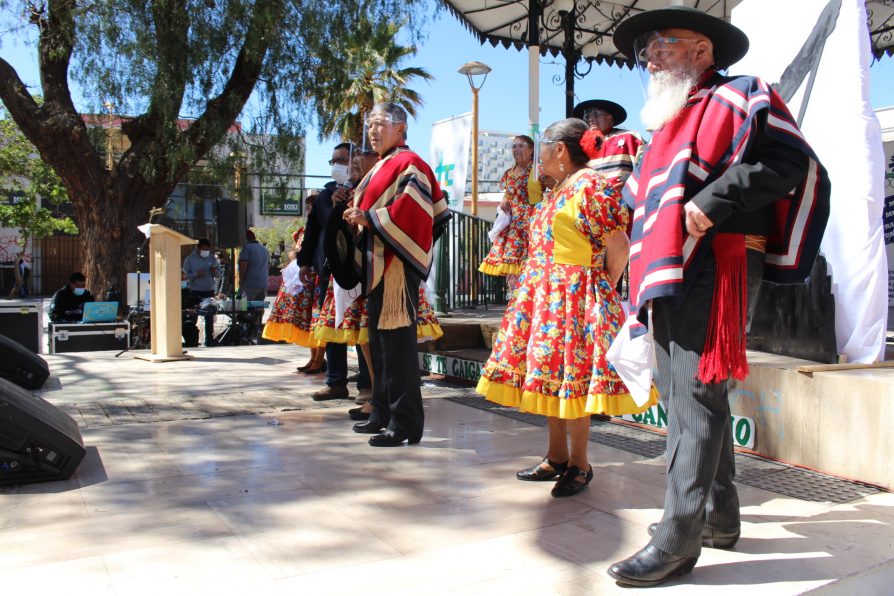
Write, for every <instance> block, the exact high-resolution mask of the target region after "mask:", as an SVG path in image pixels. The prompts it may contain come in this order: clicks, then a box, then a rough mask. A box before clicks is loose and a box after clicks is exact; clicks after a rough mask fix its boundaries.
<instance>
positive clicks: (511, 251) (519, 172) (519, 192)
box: [478, 135, 534, 292]
mask: <svg viewBox="0 0 894 596" xmlns="http://www.w3.org/2000/svg"><path fill="white" fill-rule="evenodd" d="M512 157H513V159H515V166H513V167H511V168H509V169H508V170H506V171H505V172H504V173H503V177H502V178H500V188H502V189H504V190H505V192H506V194H505V195H504V196H503V201H502V202H501V203H500V210H501V211H503V212H505V213H508V214H509V215H511V216H512V221H511V222H510V223H509V226H508V227H507V228H505V229H504V230H503V232H502V233H501V234H500V236H499V237H498V238H497V240H496V242H494V244H493V246H491V248H490V252H488V254H487V257H485V258H484V262H483V263H481V266H480V267H478V271H481V272H482V273H486V274H487V275H495V276H497V275H505V276H506V288H507V289H508V290H509V291H510V292H511V291H512V290H513V289H514V288H515V284H516V281H517V280H518V274H519V273H520V272H521V270H522V265H523V264H524V261H525V258H527V255H528V227H529V225H530V223H531V215H532V214H533V209H534V208H533V206H532V205H531V204H530V202H529V201H528V178H529V177H530V176H531V168H532V167H533V159H534V141H533V140H532V139H531V137H529V136H525V135H519V136H517V137H515V138H514V139H513V141H512Z"/></svg>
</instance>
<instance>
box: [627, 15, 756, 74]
mask: <svg viewBox="0 0 894 596" xmlns="http://www.w3.org/2000/svg"><path fill="white" fill-rule="evenodd" d="M665 29H689V30H690V31H695V32H696V33H701V34H702V35H704V36H705V37H707V38H708V39H710V40H711V43H712V44H714V66H716V67H717V68H724V69H725V68H729V67H730V66H731V65H733V64H735V63H736V62H738V61H739V60H741V59H742V58H743V57H744V56H745V54H746V53H748V36H747V35H745V32H744V31H742V30H741V29H739V28H738V27H736V26H735V25H732V24H730V23H727V22H726V21H724V20H723V19H718V18H717V17H712V16H711V15H709V14H708V13H705V12H702V11H700V10H696V9H694V8H689V7H688V6H671V7H669V8H661V9H658V10H646V11H643V12H641V13H639V14H635V15H633V16H632V17H630V18H628V19H625V20H623V21H621V24H620V25H618V28H617V29H615V35H614V37H613V41H614V43H615V47H616V48H618V49H619V50H621V52H623V53H624V55H625V56H627V57H628V58H630V59H635V58H636V55H635V50H634V48H633V45H634V42H635V40H636V38H637V37H639V36H640V35H643V34H644V33H649V32H650V31H663V30H665Z"/></svg>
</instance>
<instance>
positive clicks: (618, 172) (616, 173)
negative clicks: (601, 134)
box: [587, 128, 645, 190]
mask: <svg viewBox="0 0 894 596" xmlns="http://www.w3.org/2000/svg"><path fill="white" fill-rule="evenodd" d="M644 144H645V143H644V141H643V138H642V137H641V136H639V134H638V133H636V132H634V131H632V130H622V129H620V128H615V129H612V130H610V131H608V134H606V135H605V138H604V139H603V141H602V152H601V154H600V156H599V157H596V158H595V159H591V160H590V161H589V162H588V163H587V165H588V166H590V167H591V168H593V169H594V170H596V171H597V172H599V173H600V174H602V175H603V176H605V179H606V180H608V183H609V184H611V185H612V187H614V188H615V189H616V190H619V189H620V188H621V186H622V185H623V184H624V182H626V181H627V177H628V176H630V173H631V172H632V171H633V166H634V165H635V163H636V156H637V154H638V153H639V150H640V148H641V147H642V146H643V145H644Z"/></svg>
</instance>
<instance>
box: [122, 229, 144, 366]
mask: <svg viewBox="0 0 894 596" xmlns="http://www.w3.org/2000/svg"><path fill="white" fill-rule="evenodd" d="M148 243H149V239H148V238H147V239H146V241H145V242H143V244H142V245H141V246H140V247H139V248H137V259H136V270H137V303H136V305H135V306H134V308H133V309H131V311H130V313H129V314H128V316H127V320H128V323H130V335H131V341H130V345H129V346H127V347H126V348H124V349H123V350H121V351H120V352H118V353H117V354H115V358H117V357H118V356H120V355H121V354H124V353H125V352H130V351H131V350H136V349H139V348H145V347H147V346H146V343H145V342H144V341H143V335H144V332H145V329H144V327H145V317H144V316H143V304H142V301H141V300H140V297H141V296H142V294H141V291H142V290H141V288H140V277H141V276H142V271H141V270H142V263H143V259H144V258H145V253H144V252H143V249H144V248H145V246H146V245H147V244H148ZM125 299H126V297H125ZM134 336H136V338H134Z"/></svg>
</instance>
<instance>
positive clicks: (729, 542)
mask: <svg viewBox="0 0 894 596" xmlns="http://www.w3.org/2000/svg"><path fill="white" fill-rule="evenodd" d="M656 530H658V522H655V523H652V524H649V536H654V535H655V532H656ZM740 534H741V530H740V529H739V528H736V529H735V530H732V531H731V530H718V529H716V528H709V527H707V526H705V527H704V529H703V530H702V546H704V547H705V548H723V549H728V548H732V547H734V546H736V543H737V542H738V541H739V535H740Z"/></svg>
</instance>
